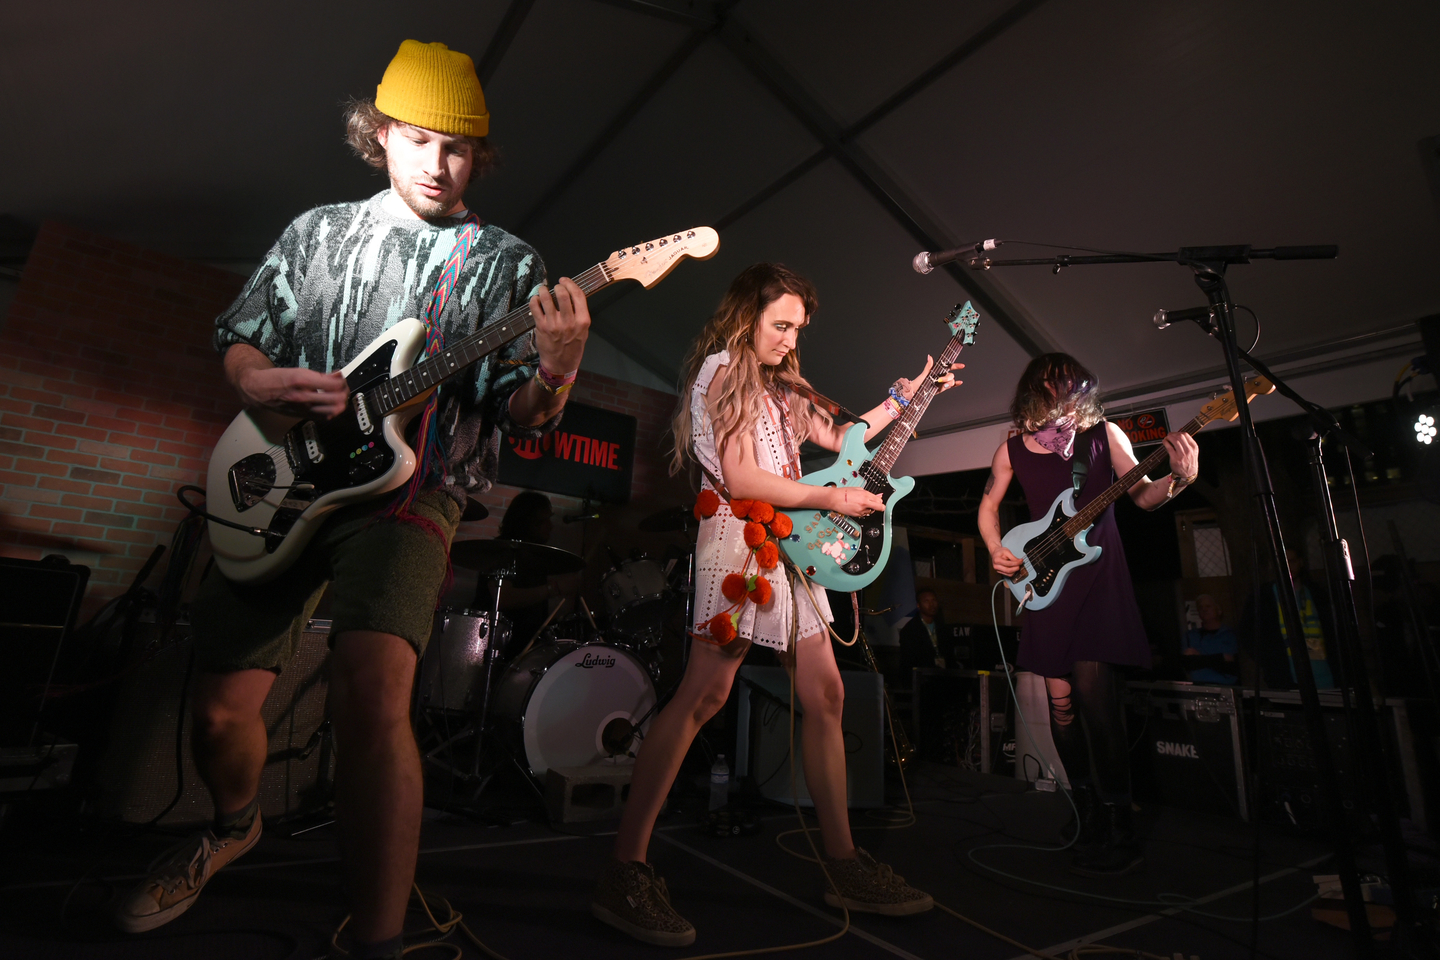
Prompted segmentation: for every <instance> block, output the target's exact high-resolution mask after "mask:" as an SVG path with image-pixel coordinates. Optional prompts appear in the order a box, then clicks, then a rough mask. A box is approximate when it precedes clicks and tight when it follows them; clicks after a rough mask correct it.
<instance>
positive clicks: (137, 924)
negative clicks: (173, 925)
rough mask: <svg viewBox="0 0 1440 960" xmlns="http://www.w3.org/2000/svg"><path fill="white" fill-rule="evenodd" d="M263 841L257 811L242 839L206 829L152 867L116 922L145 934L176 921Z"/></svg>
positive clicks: (118, 914) (123, 903)
mask: <svg viewBox="0 0 1440 960" xmlns="http://www.w3.org/2000/svg"><path fill="white" fill-rule="evenodd" d="M259 839H260V814H259V812H258V811H257V812H256V814H255V819H254V821H252V822H251V824H250V830H249V832H247V833H246V834H245V836H243V837H241V838H239V839H238V840H236V839H232V838H230V837H216V836H215V834H214V833H213V832H211V831H210V830H206V831H205V832H204V833H199V834H196V835H195V836H193V837H190V838H189V839H187V840H185V841H184V842H182V843H181V844H179V845H178V846H175V847H172V848H171V849H170V850H169V851H167V852H166V853H165V854H164V855H163V856H162V857H161V858H160V859H159V860H157V861H156V862H155V863H154V864H152V865H151V867H150V875H149V876H148V877H146V878H145V879H144V880H142V881H141V882H140V884H139V886H137V887H135V888H134V889H133V890H132V891H131V892H130V894H129V895H128V896H127V897H126V898H125V899H124V900H123V901H121V903H120V906H119V907H118V908H117V909H116V911H115V922H116V923H118V924H119V925H120V929H121V930H124V931H125V932H126V933H144V932H145V931H146V930H154V929H155V928H156V927H159V926H163V925H165V924H167V923H169V922H170V921H171V920H174V919H175V918H176V917H178V916H180V914H182V913H184V912H185V911H186V910H189V909H190V908H191V907H192V906H194V905H195V898H196V897H198V896H199V895H200V891H201V890H202V889H203V888H204V887H205V884H206V883H208V882H209V881H210V878H211V877H213V876H214V875H215V871H216V870H219V869H220V868H221V867H223V866H225V865H226V864H227V863H229V862H230V861H231V860H234V859H235V858H236V857H239V856H240V855H241V854H243V853H245V852H246V851H248V850H249V849H250V848H251V847H253V846H255V842H256V841H257V840H259Z"/></svg>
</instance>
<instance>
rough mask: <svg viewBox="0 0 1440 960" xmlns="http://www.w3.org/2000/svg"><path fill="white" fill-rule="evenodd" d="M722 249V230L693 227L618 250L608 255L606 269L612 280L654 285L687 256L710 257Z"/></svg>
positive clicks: (697, 258) (648, 285)
mask: <svg viewBox="0 0 1440 960" xmlns="http://www.w3.org/2000/svg"><path fill="white" fill-rule="evenodd" d="M719 249H720V234H718V233H716V232H715V230H714V229H713V228H711V227H692V228H691V229H689V230H682V231H681V232H679V233H672V234H670V235H669V236H666V237H656V238H655V239H654V240H648V241H646V242H645V243H641V244H637V245H635V246H633V247H622V248H621V249H619V250H616V251H615V252H614V253H612V254H610V256H609V257H607V258H606V259H605V272H606V273H608V274H609V275H610V279H611V280H638V281H639V282H640V284H641V286H645V287H653V286H654V285H655V284H657V283H659V282H660V281H661V280H662V279H664V278H665V275H666V274H667V273H669V272H670V271H671V270H674V269H675V268H676V267H677V266H678V265H679V263H680V261H681V260H683V259H685V258H686V257H690V258H692V259H694V260H709V259H710V258H711V257H713V256H715V251H717V250H719Z"/></svg>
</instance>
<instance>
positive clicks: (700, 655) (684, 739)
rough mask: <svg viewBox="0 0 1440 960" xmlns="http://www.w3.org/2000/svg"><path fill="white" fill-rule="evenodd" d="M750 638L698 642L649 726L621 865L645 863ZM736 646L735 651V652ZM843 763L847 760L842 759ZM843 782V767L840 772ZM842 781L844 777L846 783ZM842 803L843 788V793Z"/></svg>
mask: <svg viewBox="0 0 1440 960" xmlns="http://www.w3.org/2000/svg"><path fill="white" fill-rule="evenodd" d="M748 646H749V641H748V640H734V641H732V642H731V643H730V645H729V646H727V647H717V646H715V645H714V644H710V643H703V642H699V641H697V642H696V643H694V644H693V645H692V647H691V650H690V662H689V663H688V664H686V666H685V676H684V677H682V678H681V679H680V686H679V688H678V689H676V691H675V696H674V698H673V699H672V700H671V701H670V702H669V703H667V704H666V705H665V709H663V710H661V711H660V713H659V714H658V715H657V716H656V717H655V719H654V721H653V722H652V723H651V724H650V730H649V731H648V732H647V733H646V734H645V740H644V742H643V743H641V744H640V753H639V755H638V756H637V757H636V758H635V773H634V775H633V776H632V777H631V779H630V796H629V798H628V799H627V800H626V801H625V812H624V814H623V815H622V816H621V818H620V832H619V833H618V834H617V835H616V837H615V858H616V859H617V860H619V861H621V862H622V863H624V862H630V861H639V862H641V863H644V862H645V852H646V850H648V849H649V847H650V832H651V831H652V830H653V829H654V827H655V818H656V817H658V816H659V815H660V807H661V805H663V804H664V802H665V795H666V794H668V793H669V792H670V785H671V784H672V783H674V782H675V775H676V774H677V773H679V772H680V763H681V761H683V760H684V759H685V754H686V752H687V751H688V750H689V749H690V744H691V742H692V741H694V739H695V734H696V733H697V732H698V731H699V730H700V727H701V726H702V725H703V724H704V723H705V721H707V720H709V719H710V718H711V717H713V716H714V715H715V712H716V711H717V710H719V709H720V708H721V707H723V706H724V705H725V700H726V698H727V697H728V696H729V695H730V685H731V684H732V683H733V682H734V680H735V671H736V670H737V669H738V668H739V666H740V661H741V660H742V659H744V657H745V649H746V648H747V647H748ZM731 648H735V649H731ZM842 759H843V758H842ZM841 775H842V778H843V775H844V768H843V766H842V768H841ZM842 782H843V779H842ZM841 796H842V802H843V796H844V793H843V789H842V793H841Z"/></svg>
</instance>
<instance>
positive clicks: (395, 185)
mask: <svg viewBox="0 0 1440 960" xmlns="http://www.w3.org/2000/svg"><path fill="white" fill-rule="evenodd" d="M390 186H391V188H392V189H394V191H395V193H396V194H398V195H399V197H400V199H401V200H403V201H405V206H407V207H409V208H410V209H411V210H412V211H414V213H415V215H416V216H419V217H425V218H434V217H443V216H447V215H448V214H449V213H450V211H451V210H452V209H454V207H455V205H456V204H457V203H459V202H460V201H461V199H462V198H463V197H464V196H465V191H464V189H463V188H462V189H461V190H460V191H459V192H448V193H444V194H442V195H440V196H438V197H433V198H432V197H427V196H425V194H423V193H421V192H420V191H419V190H418V189H417V188H416V186H415V184H414V183H412V182H410V181H408V180H402V179H401V178H400V177H398V176H396V175H395V171H394V170H390Z"/></svg>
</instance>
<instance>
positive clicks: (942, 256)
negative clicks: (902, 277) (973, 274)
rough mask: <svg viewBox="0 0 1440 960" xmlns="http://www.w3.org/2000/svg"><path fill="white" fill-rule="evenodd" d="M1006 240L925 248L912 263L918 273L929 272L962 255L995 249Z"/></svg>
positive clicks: (916, 255)
mask: <svg viewBox="0 0 1440 960" xmlns="http://www.w3.org/2000/svg"><path fill="white" fill-rule="evenodd" d="M1004 242H1005V241H1004V240H981V241H980V242H979V243H970V244H966V245H965V246H963V247H956V248H955V249H953V250H936V251H933V252H931V251H929V250H923V251H921V252H920V253H917V254H915V259H914V260H911V261H910V265H911V266H912V267H914V268H915V272H916V273H929V272H930V271H931V270H934V269H935V268H936V267H938V266H940V264H942V263H949V262H950V261H951V260H959V259H960V258H961V257H965V256H969V255H970V254H972V253H987V252H989V251H991V250H994V249H995V248H996V247H998V246H1000V244H1002V243H1004Z"/></svg>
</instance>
